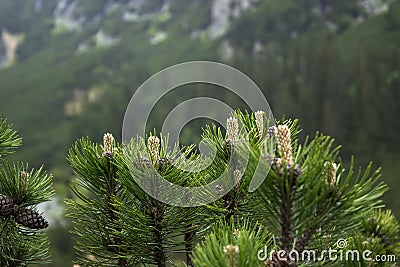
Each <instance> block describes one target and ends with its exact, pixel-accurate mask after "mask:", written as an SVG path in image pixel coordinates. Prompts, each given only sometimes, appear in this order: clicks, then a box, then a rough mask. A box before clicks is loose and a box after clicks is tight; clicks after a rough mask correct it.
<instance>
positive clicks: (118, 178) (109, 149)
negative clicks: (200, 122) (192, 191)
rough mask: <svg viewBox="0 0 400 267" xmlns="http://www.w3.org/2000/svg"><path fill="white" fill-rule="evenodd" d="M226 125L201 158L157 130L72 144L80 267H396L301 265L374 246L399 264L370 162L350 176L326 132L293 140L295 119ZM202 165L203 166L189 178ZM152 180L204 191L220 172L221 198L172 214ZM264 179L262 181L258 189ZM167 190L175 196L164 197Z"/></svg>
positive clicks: (235, 120)
mask: <svg viewBox="0 0 400 267" xmlns="http://www.w3.org/2000/svg"><path fill="white" fill-rule="evenodd" d="M226 128H227V129H226V134H223V131H222V130H221V129H219V128H218V127H216V126H215V125H211V126H206V127H205V128H204V132H203V134H202V138H203V140H204V142H205V143H206V144H207V145H208V147H209V149H210V150H211V151H213V152H214V154H213V155H214V157H213V158H212V159H209V158H206V156H204V155H199V154H198V153H197V152H196V149H195V146H189V147H178V146H175V147H172V148H171V147H168V146H167V138H166V137H165V136H162V135H159V136H158V137H157V135H156V134H155V133H153V134H151V135H149V136H147V137H146V138H140V137H138V138H137V139H134V140H131V141H130V142H129V143H126V144H119V143H117V142H116V141H115V140H114V137H113V136H112V135H111V134H105V135H104V140H103V141H104V142H103V144H97V143H95V142H93V141H91V140H90V139H88V138H82V139H80V140H78V141H77V142H76V144H75V145H74V146H73V147H72V148H71V149H70V151H69V156H68V160H69V162H70V164H71V166H72V168H73V169H74V172H75V175H76V178H75V180H74V182H73V183H72V189H73V191H74V193H75V196H76V198H74V199H68V200H67V204H68V209H69V216H70V217H71V218H72V221H73V224H74V229H73V234H74V236H75V239H76V250H77V252H78V258H77V260H76V263H77V264H80V265H82V266H159V267H162V266H224V267H225V266H240V267H242V266H243V267H244V266H303V265H309V266H323V265H328V266H329V265H330V266H341V265H343V264H344V266H395V264H396V263H395V262H393V261H391V262H386V263H383V262H373V261H372V260H365V259H359V260H354V259H353V260H351V261H345V262H343V261H338V259H332V258H321V259H319V258H315V257H312V256H313V255H311V254H305V255H306V256H307V257H306V258H304V257H301V255H302V254H304V253H305V252H307V253H309V251H310V250H316V251H321V250H328V249H336V250H337V251H340V252H342V253H346V251H347V252H349V253H350V252H352V251H351V250H359V251H361V252H362V251H363V250H370V251H371V253H370V254H369V255H368V256H369V258H371V259H375V256H376V255H397V256H398V253H399V248H400V243H399V239H398V236H399V224H398V222H397V220H396V219H395V218H394V216H393V215H392V214H391V212H390V211H384V210H382V208H383V207H384V206H383V204H382V195H383V194H384V192H385V191H386V190H387V187H386V186H385V185H384V184H383V183H382V182H381V181H380V170H379V169H377V170H374V169H373V166H372V164H369V165H368V166H367V167H366V168H365V169H364V170H362V169H361V168H355V167H354V159H351V162H350V164H349V167H348V168H345V167H344V163H343V162H342V161H341V159H340V157H339V150H340V147H337V146H334V143H333V141H334V140H333V139H332V138H331V137H330V136H326V135H323V134H321V133H316V134H315V136H314V137H312V138H311V137H307V138H305V140H304V141H300V140H299V137H298V135H299V133H300V131H301V129H300V128H299V127H298V122H297V120H282V121H278V122H273V121H270V120H268V118H267V117H266V116H265V114H264V112H261V111H259V112H256V113H254V114H247V113H246V114H244V113H241V112H240V111H237V112H236V113H234V114H233V115H232V116H231V117H230V118H228V119H227V125H226ZM244 155H245V156H244ZM188 159H189V160H188ZM243 162H244V163H245V164H243ZM183 165H186V166H185V168H182V167H183ZM199 166H200V167H201V166H203V167H204V166H205V167H204V168H200V171H195V170H198V169H199V168H197V167H199ZM240 166H242V167H243V166H244V168H240ZM260 170H261V172H260ZM265 170H269V171H265ZM156 173H158V174H160V175H161V176H162V177H164V178H165V179H167V180H168V181H169V182H170V183H174V184H178V185H182V186H185V187H196V186H200V185H204V184H208V183H210V182H212V181H214V180H215V179H216V178H217V177H219V176H220V175H225V176H226V179H225V180H223V181H226V183H221V184H217V185H216V186H215V191H216V192H217V193H218V194H220V196H221V197H220V198H219V199H218V200H216V201H214V202H212V203H206V204H204V205H198V206H193V207H192V206H188V207H179V206H173V205H169V204H166V203H164V202H163V201H161V200H160V199H159V198H158V194H159V193H160V194H161V191H162V190H165V188H163V187H162V185H160V184H158V182H157V180H156V179H155V175H156ZM260 173H261V174H265V177H262V178H263V179H262V181H261V183H260V185H259V187H258V186H257V185H256V186H254V184H253V183H254V181H253V179H254V177H255V175H257V174H260ZM143 185H145V186H147V188H151V189H152V190H153V191H152V195H153V196H155V197H152V196H150V195H149V194H147V193H146V192H145V190H144V189H143ZM227 188H231V189H230V190H227ZM252 188H254V189H255V190H252ZM249 189H250V190H249ZM174 193H175V194H176V195H178V193H179V192H168V196H170V197H173V196H174ZM203 193H204V194H205V195H207V194H211V192H203ZM213 193H215V192H213ZM184 197H187V199H188V201H189V200H190V198H191V196H190V195H188V196H184ZM339 241H340V242H339ZM343 243H344V244H343ZM279 251H281V252H279ZM293 251H295V252H296V253H297V254H296V253H294V252H293ZM282 253H283V254H282ZM289 256H290V257H289Z"/></svg>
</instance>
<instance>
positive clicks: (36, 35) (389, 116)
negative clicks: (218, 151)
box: [0, 0, 400, 266]
mask: <svg viewBox="0 0 400 267" xmlns="http://www.w3.org/2000/svg"><path fill="white" fill-rule="evenodd" d="M61 2H63V3H64V4H66V5H69V6H70V7H71V6H73V4H74V3H75V5H76V6H78V8H75V9H74V12H73V15H72V16H71V17H69V19H70V20H71V18H72V20H73V19H75V21H81V23H80V24H79V25H78V26H77V27H75V28H68V27H67V26H63V24H59V23H56V19H57V14H56V13H57V12H56V11H57V10H62V5H61V4H62V3H61ZM216 2H217V1H212V0H205V1H184V0H169V1H167V0H164V1H162V0H153V1H106V0H99V1H78V0H68V1H67V0H60V1H57V0H36V1H25V0H0V29H1V30H2V31H3V32H4V31H7V32H10V33H11V34H15V35H16V36H18V38H19V40H20V42H19V45H18V48H17V50H16V59H15V62H14V63H13V64H12V65H10V66H7V67H3V68H2V69H1V70H0V113H1V115H2V116H3V117H6V118H8V121H9V122H11V123H13V124H14V128H15V129H17V130H18V131H19V133H20V135H21V136H22V137H23V140H24V145H23V147H22V149H21V151H20V152H19V153H18V154H17V155H18V160H24V161H29V162H30V163H31V165H32V166H40V165H41V164H45V167H46V168H47V169H49V170H50V171H51V172H52V173H53V174H54V176H55V184H56V193H57V194H58V196H60V198H61V201H62V198H64V197H65V196H69V195H70V191H69V189H68V183H69V181H70V180H71V179H72V177H73V174H72V171H71V168H70V167H69V166H68V165H67V163H66V160H65V156H66V154H67V150H68V148H69V147H70V146H71V145H72V144H73V142H74V141H75V140H76V139H77V138H79V137H81V136H90V137H91V138H92V139H94V140H97V141H99V140H100V139H101V138H102V135H103V133H104V132H112V133H113V134H114V136H116V137H117V139H120V138H118V137H120V136H121V127H122V120H123V115H124V112H125V109H126V106H127V104H128V102H129V100H130V98H131V96H132V95H133V93H134V92H135V90H136V88H138V87H139V86H140V84H141V83H143V82H144V81H145V80H146V79H147V78H149V77H150V76H151V75H153V74H155V73H156V72H158V71H160V70H162V69H163V68H165V67H168V66H171V65H173V64H176V63H181V62H185V61H190V60H212V61H218V62H224V63H227V64H229V65H231V66H234V67H236V68H237V69H239V70H241V71H242V72H244V73H245V74H247V75H248V76H249V77H250V78H251V79H253V80H254V81H255V82H256V84H257V85H258V86H259V87H260V88H261V89H262V90H263V93H264V94H265V96H266V98H267V99H268V100H269V104H270V106H271V108H272V110H273V112H274V116H275V118H277V119H280V118H282V117H283V116H285V117H287V118H299V119H300V123H301V125H302V128H304V129H305V131H304V132H303V133H302V135H303V137H304V136H306V135H308V134H311V135H313V134H314V132H315V131H321V132H323V133H325V134H329V135H332V136H333V137H335V139H336V144H341V145H343V149H342V154H341V157H342V158H343V160H344V161H345V162H346V161H349V160H350V157H351V155H355V159H356V163H358V164H359V165H363V166H365V165H366V164H367V163H368V162H369V161H373V162H374V166H376V167H377V166H382V168H383V169H382V173H383V176H382V179H383V180H384V181H385V182H386V183H387V184H388V185H389V186H390V191H389V192H388V193H387V194H386V197H385V204H386V205H387V207H388V208H391V209H393V211H394V213H395V215H396V216H397V218H400V199H399V198H398V197H396V194H398V193H399V190H400V186H399V182H398V171H397V167H398V166H399V165H400V134H399V132H400V120H399V115H400V68H399V66H400V49H399V47H398V45H399V44H400V31H399V29H400V2H399V1H397V0H392V1H372V0H371V1H353V0H308V1H305V0H299V1H294V0H281V1H274V0H259V1H239V0H231V1H228V2H229V3H230V5H232V6H231V8H232V9H234V5H240V4H241V3H243V2H250V3H251V7H250V8H248V9H245V10H242V12H241V13H240V14H239V15H234V14H233V13H231V14H230V16H228V18H229V25H228V27H227V28H226V30H225V31H224V32H223V33H222V34H220V35H218V36H212V34H210V32H209V31H208V29H209V26H210V24H211V23H212V20H213V18H212V13H213V12H212V9H213V7H215V3H216ZM110 3H111V4H110ZM134 3H141V4H140V5H139V4H137V5H136V6H135V5H134ZM60 6H61V7H60ZM132 6H133V7H134V8H132ZM127 8H131V9H132V12H131V13H130V14H131V15H132V14H133V15H132V16H131V17H132V18H133V19H125V20H124V19H121V18H122V17H123V16H124V14H126V10H127ZM71 9H72V8H71ZM65 10H67V9H65V8H64V11H65ZM60 12H61V11H60ZM71 12H72V11H71ZM61 13H62V12H61ZM66 13H68V12H67V11H65V12H64V13H63V14H64V15H65V14H66ZM81 18H84V19H81ZM80 19H81V20H80ZM66 25H68V24H66ZM99 31H102V32H106V33H107V34H108V35H109V36H110V38H111V37H113V38H114V39H115V40H114V42H113V43H111V44H107V45H104V44H100V43H99V41H98V38H96V36H99ZM160 36H164V37H163V38H161V37H160ZM82 47H83V48H84V49H83V48H82ZM81 48H82V49H81ZM1 49H2V47H1V46H0V53H1ZM193 96H211V97H215V98H218V99H220V100H222V101H224V102H226V103H229V104H230V105H231V106H232V107H233V108H237V107H242V108H245V106H244V105H243V103H242V102H240V100H239V99H237V97H235V96H233V95H231V94H230V93H229V92H228V91H225V90H222V89H219V90H215V88H211V87H210V86H206V85H193V86H184V87H181V88H177V89H176V90H174V92H173V93H172V94H170V95H167V96H165V98H164V99H162V101H161V103H160V104H159V105H157V106H156V112H155V113H154V114H152V116H153V117H152V118H153V122H154V126H156V127H157V126H158V125H160V123H161V122H162V120H163V118H164V117H165V116H166V114H167V113H168V111H169V110H171V109H172V108H173V107H174V106H175V105H176V104H178V103H180V102H182V101H183V100H185V99H188V98H191V97H193ZM163 116H164V117H163ZM202 123H204V121H201V120H200V121H197V122H194V123H192V124H193V125H191V126H193V127H188V128H189V129H186V128H185V129H184V131H183V133H182V139H183V140H184V141H185V142H196V141H198V140H199V137H200V132H199V130H200V129H201V125H202ZM199 125H200V126H199ZM21 155H22V156H21ZM55 224H59V225H58V226H54V227H53V228H51V229H50V230H49V234H50V236H51V239H52V245H53V247H54V253H55V255H56V256H55V257H54V266H70V265H71V264H70V262H71V258H72V257H73V255H72V241H71V240H70V236H69V234H68V227H69V226H68V223H64V222H62V221H61V222H58V223H55ZM66 262H68V264H65V263H66Z"/></svg>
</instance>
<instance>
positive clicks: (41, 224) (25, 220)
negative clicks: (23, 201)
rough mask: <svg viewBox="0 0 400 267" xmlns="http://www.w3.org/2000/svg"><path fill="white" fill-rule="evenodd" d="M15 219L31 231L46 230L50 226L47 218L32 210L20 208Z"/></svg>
mask: <svg viewBox="0 0 400 267" xmlns="http://www.w3.org/2000/svg"><path fill="white" fill-rule="evenodd" d="M14 217H15V221H16V222H17V223H19V224H21V225H23V226H26V227H29V228H31V229H44V228H47V227H48V226H49V223H48V222H47V221H46V219H45V218H43V217H42V216H41V215H39V213H37V212H35V211H33V210H31V209H27V208H20V209H19V210H18V211H17V213H16V214H15V215H14Z"/></svg>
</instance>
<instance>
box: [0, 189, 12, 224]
mask: <svg viewBox="0 0 400 267" xmlns="http://www.w3.org/2000/svg"><path fill="white" fill-rule="evenodd" d="M13 213H14V203H13V202H12V201H11V199H9V198H8V197H7V196H5V195H1V194H0V216H1V217H3V218H7V217H8V216H10V215H12V214H13Z"/></svg>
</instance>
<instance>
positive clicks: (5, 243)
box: [0, 117, 54, 266]
mask: <svg viewBox="0 0 400 267" xmlns="http://www.w3.org/2000/svg"><path fill="white" fill-rule="evenodd" d="M21 143H22V140H21V138H20V137H19V136H18V134H17V132H16V131H15V130H13V129H12V128H11V125H8V124H7V123H6V120H4V119H2V118H1V117H0V266H28V265H32V264H45V263H48V262H49V257H50V253H49V241H48V239H47V237H46V235H45V234H44V233H43V231H42V229H45V228H47V227H48V225H49V224H48V222H47V220H46V219H45V218H44V217H43V215H42V214H40V213H39V212H38V211H37V209H36V206H37V205H38V204H40V203H42V202H45V201H49V200H50V198H51V197H52V196H53V194H54V192H53V189H52V176H51V175H50V174H48V173H46V172H45V171H44V170H43V169H42V168H40V169H38V170H35V169H30V168H29V166H28V164H27V163H22V162H11V161H10V160H8V159H7V156H9V155H12V154H14V152H15V150H16V149H17V148H18V147H19V146H20V145H21Z"/></svg>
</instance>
